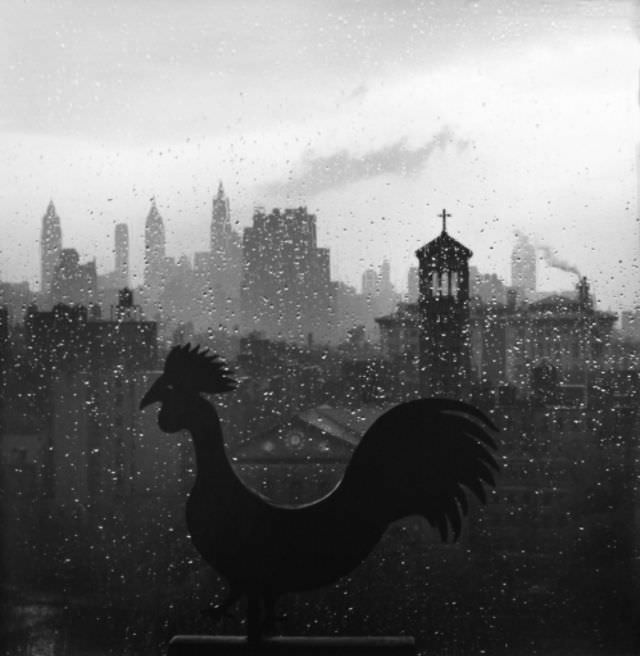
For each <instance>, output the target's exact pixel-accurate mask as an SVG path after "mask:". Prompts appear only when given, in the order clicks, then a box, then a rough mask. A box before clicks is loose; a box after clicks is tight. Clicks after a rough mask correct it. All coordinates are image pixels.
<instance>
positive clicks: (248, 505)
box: [140, 344, 498, 641]
mask: <svg viewBox="0 0 640 656" xmlns="http://www.w3.org/2000/svg"><path fill="white" fill-rule="evenodd" d="M235 387H236V382H235V381H234V379H233V377H232V374H231V372H230V371H229V369H228V368H227V366H226V365H225V363H224V361H223V360H222V359H221V358H220V357H218V356H217V355H213V354H211V353H210V352H209V351H207V350H202V351H201V350H200V348H199V347H197V346H196V347H194V348H191V346H190V345H189V344H187V345H186V346H176V347H174V348H173V349H172V350H171V351H170V353H169V355H168V356H167V359H166V362H165V366H164V372H163V373H162V375H161V376H160V377H159V378H158V379H157V380H156V381H155V382H154V383H153V385H152V386H151V388H150V389H149V390H148V392H147V393H146V394H145V396H144V398H143V399H142V401H141V403H140V408H141V409H142V408H144V407H146V406H148V405H150V404H152V403H155V402H159V403H160V404H161V406H160V412H159V414H158V425H159V426H160V429H161V430H162V431H164V432H167V433H174V432H177V431H181V430H185V429H186V430H188V431H189V432H190V433H191V436H192V439H193V444H194V447H195V454H196V469H197V471H196V478H195V483H194V485H193V489H192V490H191V493H190V495H189V498H188V501H187V513H186V514H187V527H188V530H189V533H190V535H191V540H192V542H193V544H194V546H195V547H196V549H197V550H198V551H199V552H200V554H201V555H202V557H203V558H204V559H205V560H206V561H207V562H208V563H209V564H210V565H212V566H213V567H214V568H215V569H216V570H217V571H218V572H219V573H220V574H221V575H222V576H223V577H224V578H225V579H226V581H227V582H228V586H229V591H228V595H227V598H226V599H225V601H224V602H223V603H222V604H220V605H219V606H218V607H216V608H215V609H214V610H213V611H212V615H213V616H214V618H220V617H222V616H224V615H225V614H226V613H227V611H228V609H229V608H230V607H231V606H232V605H233V604H235V603H236V602H237V601H238V600H239V599H240V598H241V597H245V596H246V598H247V602H248V604H247V626H248V638H249V640H250V641H251V640H254V641H255V640H259V639H260V637H261V636H262V635H263V634H265V633H268V632H270V631H271V630H272V629H273V624H274V621H275V612H274V609H275V602H276V600H277V598H278V597H279V596H280V595H282V594H284V593H288V592H299V591H304V590H310V589H312V588H317V587H320V586H325V585H328V584H330V583H333V582H334V581H336V580H338V579H339V578H341V577H343V576H345V575H347V574H348V573H349V572H351V571H352V570H353V569H354V568H355V567H356V566H357V565H358V564H359V563H360V562H361V561H363V560H364V559H365V558H366V557H367V555H368V554H369V553H370V551H371V550H372V549H373V547H374V546H375V545H376V544H377V542H378V541H379V540H380V538H381V537H382V535H383V533H384V532H385V530H386V529H387V527H388V526H389V524H390V523H391V522H393V521H395V520H398V519H401V518H403V517H406V516H408V515H422V516H424V517H425V518H426V519H427V521H428V522H429V523H430V524H431V525H432V526H433V527H435V528H436V529H437V530H438V531H439V533H440V536H441V538H442V540H443V541H446V540H447V537H448V536H449V534H450V533H452V535H453V539H454V540H456V539H457V538H458V537H459V535H460V530H461V526H462V515H466V514H467V511H468V503H467V497H466V494H465V489H464V488H466V489H467V490H470V491H471V492H473V493H474V494H475V496H477V497H478V499H479V500H480V501H482V502H483V503H486V495H485V489H484V484H486V485H490V486H495V481H494V477H493V473H492V470H496V471H497V469H498V466H497V464H496V461H495V460H494V458H493V456H492V455H491V453H490V451H489V449H496V448H497V447H496V444H495V442H494V440H493V439H492V437H491V434H490V432H489V429H491V430H497V429H496V427H495V426H494V425H493V423H492V422H491V421H490V420H489V419H488V418H487V417H486V416H485V415H484V414H482V413H481V412H480V411H479V410H477V409H476V408H474V407H472V406H470V405H468V404H466V403H463V402H460V401H453V400H448V399H419V400H415V401H409V402H407V403H402V404H400V405H397V406H395V407H394V408H392V409H391V410H389V411H387V412H385V413H384V414H383V415H382V416H381V417H379V418H378V419H377V420H376V421H375V422H374V423H373V425H372V426H371V427H370V428H369V429H368V430H367V432H366V433H365V434H364V436H363V437H362V440H361V441H360V443H359V445H358V447H357V448H356V449H355V452H354V454H353V457H352V459H351V461H350V462H349V464H348V466H347V468H346V471H345V473H344V476H343V478H342V481H341V482H340V483H339V484H338V485H337V486H336V487H335V488H334V490H333V491H332V492H330V493H329V494H328V495H327V496H325V497H324V498H322V499H320V500H318V501H315V502H313V503H310V504H307V505H304V506H298V507H286V506H277V505H274V504H272V503H270V502H269V501H268V500H267V499H265V498H263V497H262V496H260V495H259V494H257V493H256V492H253V491H251V490H250V489H248V488H247V487H246V486H245V485H244V484H243V483H242V481H241V480H240V479H239V478H238V476H237V475H236V474H235V472H234V470H233V468H232V467H231V465H230V463H229V460H228V459H227V455H226V453H225V447H224V442H223V437H222V430H221V426H220V421H219V418H218V414H217V412H216V410H215V408H214V407H213V405H212V404H211V403H209V401H207V400H206V399H204V398H203V397H202V396H201V395H202V394H203V393H205V394H206V393H208V394H216V393H222V392H229V391H231V390H233V389H235ZM487 447H488V448H487Z"/></svg>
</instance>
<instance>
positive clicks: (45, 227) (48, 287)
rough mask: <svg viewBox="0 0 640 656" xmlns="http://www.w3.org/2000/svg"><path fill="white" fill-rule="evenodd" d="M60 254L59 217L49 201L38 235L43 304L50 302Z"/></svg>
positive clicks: (60, 231)
mask: <svg viewBox="0 0 640 656" xmlns="http://www.w3.org/2000/svg"><path fill="white" fill-rule="evenodd" d="M61 252H62V229H61V227H60V217H59V216H58V213H57V212H56V208H55V206H54V204H53V201H52V200H51V201H49V205H48V206H47V211H46V212H45V214H44V216H43V217H42V231H41V233H40V291H41V293H42V296H43V299H42V300H43V302H44V303H45V304H47V305H48V304H49V303H51V302H52V298H51V293H52V285H53V278H54V276H55V272H56V269H57V267H58V263H59V260H60V254H61Z"/></svg>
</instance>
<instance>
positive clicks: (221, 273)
mask: <svg viewBox="0 0 640 656" xmlns="http://www.w3.org/2000/svg"><path fill="white" fill-rule="evenodd" d="M208 278H209V279H208V281H207V284H206V290H208V291H209V292H210V293H206V294H205V295H204V296H203V298H207V299H208V300H209V302H210V306H209V307H208V308H204V309H205V311H206V312H207V313H208V314H209V315H210V318H211V322H212V325H217V326H224V327H226V328H232V327H233V326H235V325H237V324H238V322H239V318H240V317H239V314H240V285H241V282H242V244H241V239H240V235H239V234H238V233H237V232H236V231H235V230H234V229H233V227H232V226H231V211H230V209H229V198H228V196H227V195H226V194H225V192H224V187H223V185H222V181H220V183H219V185H218V192H217V194H216V195H215V196H214V198H213V207H212V212H211V231H210V260H209V274H208Z"/></svg>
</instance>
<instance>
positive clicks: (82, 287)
mask: <svg viewBox="0 0 640 656" xmlns="http://www.w3.org/2000/svg"><path fill="white" fill-rule="evenodd" d="M97 281H98V274H97V273H96V263H95V260H94V261H92V262H87V263H86V264H80V256H79V255H78V251H77V250H76V249H75V248H63V249H62V251H61V252H60V261H59V262H58V266H57V267H56V270H55V272H54V274H53V279H52V281H51V299H52V301H53V303H54V304H55V303H64V304H65V305H84V306H87V305H89V304H91V303H95V302H96V300H97V294H98V282H97Z"/></svg>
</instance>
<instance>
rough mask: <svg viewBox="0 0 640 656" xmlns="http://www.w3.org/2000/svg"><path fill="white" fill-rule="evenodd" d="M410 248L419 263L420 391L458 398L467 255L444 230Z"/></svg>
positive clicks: (466, 356)
mask: <svg viewBox="0 0 640 656" xmlns="http://www.w3.org/2000/svg"><path fill="white" fill-rule="evenodd" d="M438 216H439V217H440V218H441V219H442V232H441V233H440V235H439V236H438V237H436V238H435V239H433V240H432V241H430V242H429V243H428V244H425V245H424V246H423V247H422V248H420V249H418V250H417V251H416V256H417V258H418V261H419V285H420V294H419V302H418V303H419V309H420V372H421V386H422V388H423V389H422V391H423V393H424V394H427V395H430V396H433V395H444V396H453V397H454V398H460V396H461V394H463V393H464V389H465V388H466V387H467V385H468V382H469V375H470V367H471V353H470V342H469V259H470V258H471V257H472V255H473V253H472V252H471V251H470V250H469V249H468V248H467V247H466V246H463V245H462V244H461V243H460V242H458V241H456V240H455V239H453V237H451V236H450V235H449V233H448V232H447V218H449V217H450V216H451V215H450V214H448V213H447V212H446V210H442V213H441V214H439V215H438Z"/></svg>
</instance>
